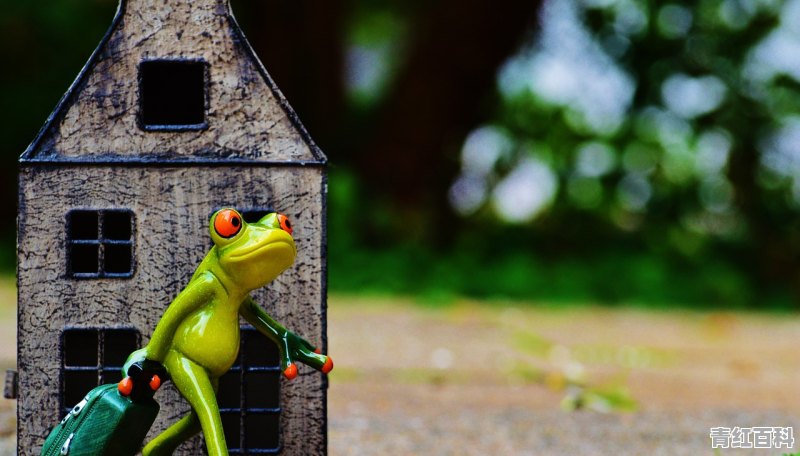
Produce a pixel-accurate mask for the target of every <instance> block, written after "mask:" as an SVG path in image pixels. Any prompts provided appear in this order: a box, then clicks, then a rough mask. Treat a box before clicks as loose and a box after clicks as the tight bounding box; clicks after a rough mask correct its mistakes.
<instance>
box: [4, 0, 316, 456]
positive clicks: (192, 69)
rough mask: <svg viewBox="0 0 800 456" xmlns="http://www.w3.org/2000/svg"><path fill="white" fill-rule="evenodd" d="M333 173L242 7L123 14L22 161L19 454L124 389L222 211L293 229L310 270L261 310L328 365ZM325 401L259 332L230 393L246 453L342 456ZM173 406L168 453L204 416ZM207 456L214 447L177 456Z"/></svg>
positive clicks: (231, 421) (166, 0)
mask: <svg viewBox="0 0 800 456" xmlns="http://www.w3.org/2000/svg"><path fill="white" fill-rule="evenodd" d="M76 26H77V24H76ZM325 163H326V159H325V156H324V155H323V154H322V152H321V151H320V150H319V149H318V148H317V147H316V146H315V145H314V143H313V141H312V140H311V138H310V137H309V135H308V133H307V132H306V130H305V129H304V128H303V126H302V125H301V124H300V121H299V120H298V118H297V116H296V115H295V114H294V112H293V111H292V109H291V108H290V107H289V105H288V104H287V102H286V100H285V99H284V98H283V96H282V95H281V93H280V92H279V91H278V89H277V87H276V86H275V84H274V83H273V81H272V80H271V79H270V76H269V75H268V74H267V72H266V71H265V69H264V68H263V66H262V65H261V63H260V62H259V60H258V58H257V57H256V55H255V54H254V52H253V50H252V49H251V47H250V46H249V44H248V43H247V41H246V40H245V38H244V36H243V34H242V32H241V31H240V29H239V27H238V26H237V24H236V21H235V20H234V18H233V15H232V14H231V11H230V6H229V4H228V0H120V5H119V9H118V11H117V14H116V16H115V18H114V21H113V24H112V26H111V28H110V29H109V31H108V32H107V34H106V36H105V37H104V38H103V40H102V41H101V43H100V45H99V47H98V48H97V50H96V51H95V52H94V53H93V55H92V56H91V59H90V60H89V62H88V63H87V65H86V66H85V67H84V69H83V70H82V71H81V73H80V74H79V76H78V78H77V79H76V81H75V82H74V83H73V85H72V86H71V87H70V89H69V90H68V92H67V93H66V95H65V96H64V98H63V99H62V100H61V101H60V102H59V104H58V106H57V107H56V109H55V111H54V112H53V114H52V115H51V116H50V117H49V118H48V119H47V122H46V124H45V125H44V127H43V128H42V130H41V132H40V133H39V134H38V136H37V137H36V138H35V140H34V141H33V143H32V144H31V145H30V147H29V148H28V149H27V150H26V151H25V152H24V154H23V155H22V156H21V158H20V175H19V216H18V290H19V291H18V305H19V341H18V373H17V377H16V390H17V399H18V446H19V447H18V448H19V454H20V455H35V454H39V451H40V448H41V445H42V443H43V441H44V439H45V437H46V435H47V433H48V431H49V430H50V429H51V428H52V427H53V426H54V425H55V424H56V423H57V422H58V421H59V420H60V419H61V417H63V416H64V414H65V412H66V411H67V410H68V409H69V407H71V406H72V405H74V404H75V403H76V402H78V401H79V400H80V399H81V398H82V396H83V395H84V394H85V393H86V392H88V391H89V389H91V388H92V387H94V386H96V385H97V384H98V383H110V382H117V381H119V379H120V366H121V364H122V362H123V361H124V360H125V358H126V357H127V355H128V354H129V353H130V352H131V351H133V350H134V349H135V348H137V347H139V346H142V345H143V344H144V343H146V342H147V338H148V337H149V335H150V333H151V332H152V330H153V328H154V327H155V325H156V323H157V322H158V320H159V318H160V316H161V314H162V312H163V311H164V309H166V307H167V305H168V304H169V303H170V301H171V300H172V299H173V298H174V297H175V296H176V295H177V293H178V292H179V291H180V290H181V289H182V288H183V287H184V286H185V285H186V284H187V283H188V280H189V278H190V276H191V274H192V272H193V270H194V269H195V267H196V266H197V265H198V264H199V262H200V260H201V259H202V258H203V256H204V255H205V253H206V252H207V250H208V248H209V247H210V245H211V241H210V239H209V236H208V220H209V216H210V215H211V214H212V213H213V212H214V211H215V210H216V209H218V208H220V207H224V206H232V207H236V208H238V209H240V210H242V211H243V214H244V216H245V218H246V219H247V218H248V217H252V218H256V219H257V218H259V217H260V216H261V215H263V214H264V213H265V212H266V211H271V210H278V211H280V212H282V213H284V214H286V215H288V216H289V218H290V220H291V221H292V223H293V225H294V226H295V230H294V237H295V240H296V243H297V249H298V256H297V260H296V262H295V264H294V266H292V267H291V268H290V269H289V270H288V271H286V272H284V273H283V274H282V275H281V276H279V277H278V279H277V280H276V281H274V282H273V283H272V284H270V285H268V286H267V287H266V288H265V289H262V290H259V291H257V292H255V293H254V298H255V300H256V301H257V302H259V303H260V304H261V305H262V306H264V307H265V309H266V310H267V312H268V313H270V314H271V315H272V316H273V317H275V318H276V320H278V321H280V322H282V323H283V324H284V325H285V326H286V327H287V328H290V329H292V330H293V331H295V332H296V333H298V334H300V335H302V336H303V337H305V338H306V339H308V340H310V341H312V342H313V343H315V344H319V346H320V347H322V348H323V350H325V349H326V347H325V345H326V339H325V337H326V335H325V329H326V326H325V325H326V322H325V309H326V301H325V299H326V294H325V290H326V283H325V280H326V275H325V198H326V180H325V179H326V174H325ZM243 325H244V323H243ZM245 326H246V325H245ZM326 388H327V383H326V380H325V378H324V376H323V374H321V373H319V372H316V371H314V370H313V369H310V368H307V369H302V368H301V370H300V375H299V376H298V377H297V378H296V379H295V380H293V381H286V380H285V379H283V377H282V376H281V375H280V370H279V368H278V356H277V350H276V348H275V347H274V346H273V344H272V343H271V342H269V341H268V339H266V338H265V337H263V336H261V335H260V334H255V333H254V331H253V330H252V329H249V330H248V329H243V332H242V347H241V350H240V359H239V361H237V364H236V365H235V366H234V368H233V369H232V371H231V372H230V373H229V374H226V376H225V377H223V378H222V379H221V382H220V391H219V393H218V402H219V405H220V409H221V413H222V416H223V423H224V427H225V434H226V440H227V444H228V447H229V450H230V453H231V454H272V453H281V454H292V455H313V454H324V453H326V451H327V448H326V444H327V440H326V436H327V434H326ZM156 398H157V399H158V401H159V402H160V404H161V412H160V414H159V418H158V419H157V421H156V423H155V425H154V427H153V429H152V430H151V434H150V436H151V437H152V436H153V435H155V434H156V433H157V432H159V431H161V430H163V429H165V428H166V426H167V425H168V424H170V423H173V422H174V421H176V420H177V418H178V417H180V416H182V415H183V414H184V413H186V412H187V411H188V410H189V406H188V404H187V403H186V402H185V401H184V400H183V399H182V398H181V397H180V395H179V394H178V393H177V391H176V390H175V389H174V387H172V385H171V384H168V385H167V386H165V388H163V389H162V391H159V393H158V394H157V396H156ZM203 448H204V447H203V443H202V437H197V438H195V439H193V440H192V441H190V442H188V443H186V444H184V446H182V447H181V448H180V449H179V450H178V453H179V454H186V455H190V454H191V455H196V454H202V452H203Z"/></svg>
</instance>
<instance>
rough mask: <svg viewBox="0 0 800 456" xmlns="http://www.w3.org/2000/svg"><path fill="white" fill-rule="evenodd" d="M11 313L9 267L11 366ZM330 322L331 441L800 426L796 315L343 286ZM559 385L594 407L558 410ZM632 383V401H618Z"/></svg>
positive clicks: (428, 451)
mask: <svg viewBox="0 0 800 456" xmlns="http://www.w3.org/2000/svg"><path fill="white" fill-rule="evenodd" d="M0 280H2V279H0ZM14 320H15V306H14V291H13V282H12V281H11V280H10V279H9V280H6V281H5V282H2V283H0V367H2V368H3V370H5V368H6V367H11V366H13V365H14V364H15V361H14V360H15V339H16V330H15V321H14ZM329 337H330V347H329V348H330V353H331V355H332V356H333V357H334V359H335V360H336V368H335V369H334V371H333V373H332V374H331V387H330V393H329V429H330V439H329V448H330V454H331V455H334V456H336V455H450V454H453V455H487V454H496V455H526V454H529V455H551V454H552V455H565V454H569V455H627V454H630V455H644V454H647V455H658V454H663V455H713V454H714V453H713V452H712V450H711V448H710V438H709V435H708V433H709V428H710V427H716V426H726V427H735V426H739V427H756V426H794V430H795V432H796V433H798V434H800V420H798V416H800V414H799V413H798V411H800V386H798V382H797V381H796V380H795V378H796V377H797V376H798V373H800V350H798V349H796V346H797V343H796V341H797V340H798V339H799V338H800V316H798V315H770V314H750V313H720V312H689V311H676V312H663V311H646V310H636V309H626V308H615V309H608V308H595V307H568V308H552V307H546V306H533V305H519V304H513V303H497V302H493V303H478V302H471V301H463V302H459V303H456V304H453V305H448V306H446V307H441V308H428V307H424V306H420V305H417V304H414V303H413V302H410V301H405V300H402V299H383V298H380V299H373V298H363V297H358V298H356V297H348V296H337V295H334V296H332V297H331V298H330V301H329ZM565 397H572V398H575V397H577V398H580V399H581V400H582V401H583V402H585V403H586V407H584V409H582V410H579V411H575V412H565V411H563V410H562V409H561V404H562V401H563V400H564V398H565ZM620 398H621V400H620ZM631 398H632V399H633V400H635V402H636V404H638V409H637V411H634V412H620V411H615V410H620V409H625V408H627V407H628V406H629V405H630V402H629V401H630V400H631ZM573 402H574V400H573ZM14 405H15V404H14V401H7V400H0V456H5V455H12V454H14V450H13V449H14V427H15V421H14ZM598 409H599V410H603V409H610V410H612V411H614V412H612V413H599V412H597V411H595V410H598ZM796 438H797V439H798V440H797V441H798V444H796V445H795V447H794V448H795V449H794V451H795V452H797V451H798V448H800V435H796ZM788 452H789V451H788V450H785V449H784V450H776V449H772V450H763V449H762V450H749V451H748V450H722V451H721V452H719V453H717V454H722V455H728V454H731V455H738V454H754V455H764V456H767V455H770V456H771V455H782V454H783V453H788Z"/></svg>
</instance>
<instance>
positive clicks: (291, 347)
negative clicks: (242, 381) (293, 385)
mask: <svg viewBox="0 0 800 456" xmlns="http://www.w3.org/2000/svg"><path fill="white" fill-rule="evenodd" d="M239 313H240V314H241V315H242V317H244V319H245V320H247V322H248V323H250V324H251V325H253V326H255V327H256V329H258V331H259V332H261V333H262V334H264V335H265V336H267V337H268V338H269V339H270V340H272V341H273V342H275V343H276V344H277V345H278V348H279V349H280V355H281V369H283V375H285V376H286V378H288V379H290V380H291V379H293V378H295V377H296V376H297V366H295V364H294V361H295V360H297V361H301V362H303V363H305V364H308V365H309V366H311V367H313V368H314V369H317V370H320V371H322V372H323V373H326V374H327V373H328V372H330V371H331V369H333V360H332V359H331V358H330V357H329V356H325V355H323V354H321V353H319V351H317V350H316V349H315V348H314V346H313V345H311V343H309V342H308V341H307V340H305V339H303V338H302V337H300V336H298V335H297V334H294V333H293V332H291V331H289V330H287V329H286V328H284V327H283V326H281V324H280V323H278V322H277V321H275V320H273V319H272V317H270V316H269V315H268V314H267V313H266V312H264V310H263V309H262V308H261V307H260V306H259V305H258V304H256V302H255V301H253V299H252V298H251V297H249V296H248V297H247V298H245V301H244V302H243V303H242V305H241V307H240V308H239Z"/></svg>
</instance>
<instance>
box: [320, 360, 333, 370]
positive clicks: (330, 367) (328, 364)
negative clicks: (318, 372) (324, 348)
mask: <svg viewBox="0 0 800 456" xmlns="http://www.w3.org/2000/svg"><path fill="white" fill-rule="evenodd" d="M332 370H333V359H331V357H330V356H328V358H327V359H326V360H325V364H323V365H322V373H323V374H327V373H328V372H330V371H332Z"/></svg>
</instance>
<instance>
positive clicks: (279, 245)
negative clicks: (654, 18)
mask: <svg viewBox="0 0 800 456" xmlns="http://www.w3.org/2000/svg"><path fill="white" fill-rule="evenodd" d="M280 249H289V250H290V251H291V252H292V257H294V256H295V255H296V254H297V251H296V250H295V245H294V242H292V241H287V240H284V239H266V240H264V242H261V243H259V244H256V245H254V246H253V247H251V248H249V249H247V250H245V251H243V252H237V253H236V254H234V255H231V256H230V257H229V258H228V259H229V261H231V262H236V261H244V260H248V259H250V258H253V257H256V256H262V255H266V254H268V253H270V252H272V251H274V250H280Z"/></svg>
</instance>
